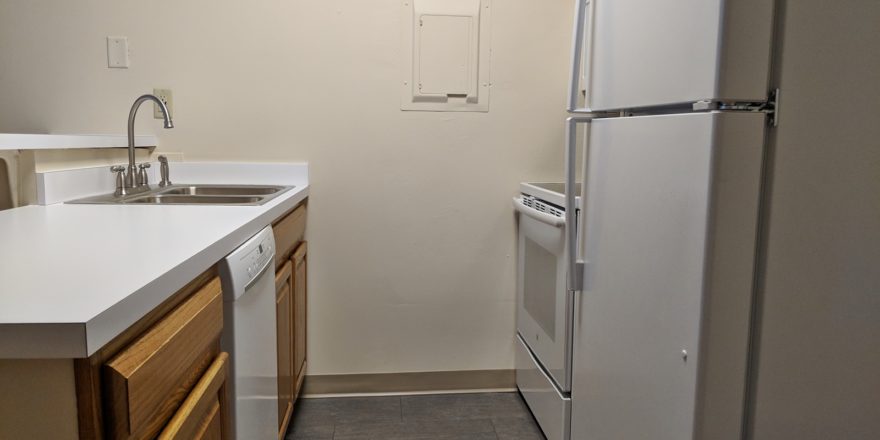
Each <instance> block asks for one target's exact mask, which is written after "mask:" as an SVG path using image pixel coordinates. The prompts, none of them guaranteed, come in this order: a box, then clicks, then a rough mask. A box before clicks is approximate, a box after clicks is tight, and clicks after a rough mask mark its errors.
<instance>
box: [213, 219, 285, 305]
mask: <svg viewBox="0 0 880 440" xmlns="http://www.w3.org/2000/svg"><path fill="white" fill-rule="evenodd" d="M274 263H275V236H274V235H273V234H272V227H271V226H267V227H266V228H265V229H263V230H262V231H260V232H258V233H257V235H254V236H253V237H251V238H250V239H248V241H246V242H244V243H243V244H242V245H241V246H239V247H238V248H237V249H236V250H234V251H233V252H232V253H231V254H229V255H228V256H227V257H226V258H225V259H224V260H223V261H221V262H220V267H219V270H220V277H221V279H222V281H223V283H224V286H223V294H224V297H225V298H226V299H227V300H233V299H235V298H234V297H227V296H228V295H241V294H243V293H244V291H245V290H247V289H248V287H250V286H251V284H253V283H254V282H256V281H257V279H258V278H259V277H260V276H261V275H263V274H264V273H265V272H267V268H268V269H272V270H271V276H272V278H273V282H274V275H275V270H274V268H275V265H274ZM234 292H237V293H234Z"/></svg>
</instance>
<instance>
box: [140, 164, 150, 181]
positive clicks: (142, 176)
mask: <svg viewBox="0 0 880 440" xmlns="http://www.w3.org/2000/svg"><path fill="white" fill-rule="evenodd" d="M149 167H150V164H149V162H147V163H142V164H140V165H138V174H137V183H138V186H141V185H148V184H149V177H148V176H147V168H149Z"/></svg>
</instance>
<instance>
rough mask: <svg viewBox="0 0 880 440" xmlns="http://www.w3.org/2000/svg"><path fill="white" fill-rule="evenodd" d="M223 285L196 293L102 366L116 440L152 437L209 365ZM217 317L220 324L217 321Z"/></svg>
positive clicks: (213, 284)
mask: <svg viewBox="0 0 880 440" xmlns="http://www.w3.org/2000/svg"><path fill="white" fill-rule="evenodd" d="M222 316H223V297H222V295H221V292H220V283H219V280H215V281H213V282H211V283H209V284H208V285H207V286H205V287H204V288H203V289H201V290H199V291H198V292H196V293H195V294H193V295H192V296H191V297H190V298H188V299H187V300H186V301H184V302H183V303H182V304H181V305H180V306H178V307H177V308H176V309H174V310H173V311H172V312H171V313H169V314H168V315H167V316H166V317H164V318H163V319H161V320H160V321H159V322H157V323H156V324H155V325H154V326H153V327H152V328H151V329H149V330H148V331H146V332H145V333H144V334H142V335H141V336H139V337H138V338H137V339H135V340H134V342H132V343H131V344H130V345H129V346H128V347H125V348H124V349H122V350H121V351H120V352H119V353H118V354H117V355H116V356H114V357H113V358H112V359H110V361H108V362H107V363H106V365H105V366H104V373H103V376H104V384H105V386H106V389H105V391H106V393H107V397H108V402H106V403H108V404H109V405H107V408H106V409H107V415H108V421H109V424H108V427H109V431H110V433H112V436H113V438H120V439H122V438H143V437H153V436H154V435H155V434H156V433H157V432H159V430H160V429H161V428H162V426H164V424H165V423H166V422H167V420H168V419H169V418H170V417H171V415H172V414H174V410H175V408H176V407H177V405H178V404H179V403H180V401H181V400H183V398H184V397H186V395H187V393H188V392H189V390H191V389H192V387H193V386H194V385H195V383H196V381H198V379H199V377H201V375H202V373H203V372H204V371H205V369H206V368H207V367H208V365H209V364H210V363H211V362H212V361H213V360H214V358H215V357H216V356H217V350H216V347H215V346H214V345H215V343H216V341H217V340H218V339H219V337H220V331H221V330H222V329H223V319H222ZM218 318H219V319H218Z"/></svg>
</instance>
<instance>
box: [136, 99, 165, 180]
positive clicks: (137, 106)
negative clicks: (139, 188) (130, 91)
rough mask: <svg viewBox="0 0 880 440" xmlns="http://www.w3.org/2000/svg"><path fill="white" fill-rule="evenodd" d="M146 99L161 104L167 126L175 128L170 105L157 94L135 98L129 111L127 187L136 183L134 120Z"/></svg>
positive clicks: (160, 107)
mask: <svg viewBox="0 0 880 440" xmlns="http://www.w3.org/2000/svg"><path fill="white" fill-rule="evenodd" d="M145 101H153V102H155V103H156V105H158V106H159V109H160V110H161V111H162V116H163V118H164V120H165V121H164V127H165V128H174V122H173V121H172V120H171V113H169V112H168V107H167V106H166V105H165V103H164V102H162V100H161V99H159V98H157V97H156V96H155V95H150V94H146V95H141V96H139V97H138V99H135V100H134V104H132V106H131V111H130V112H129V113H128V169H127V171H126V174H125V187H126V188H134V187H135V185H136V181H135V175H136V174H137V169H136V166H135V159H134V120H135V116H137V111H138V108H140V106H141V104H143V103H144V102H145Z"/></svg>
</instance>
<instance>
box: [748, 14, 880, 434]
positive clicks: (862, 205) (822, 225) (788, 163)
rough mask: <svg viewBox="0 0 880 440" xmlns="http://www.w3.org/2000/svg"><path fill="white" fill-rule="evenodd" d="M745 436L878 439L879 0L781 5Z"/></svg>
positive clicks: (879, 346)
mask: <svg viewBox="0 0 880 440" xmlns="http://www.w3.org/2000/svg"><path fill="white" fill-rule="evenodd" d="M783 5H784V6H785V7H784V9H783V10H782V11H783V12H784V16H783V17H784V20H783V23H784V26H785V27H784V32H783V34H782V37H783V40H782V48H783V52H782V60H781V61H782V62H781V71H780V74H781V77H780V80H779V81H780V85H781V88H782V107H781V112H780V120H779V128H778V130H777V137H776V149H775V154H774V157H773V163H772V166H771V170H772V172H773V179H772V186H771V188H770V192H769V194H770V201H771V207H770V213H769V223H768V231H767V234H768V240H767V243H766V249H765V253H766V266H765V271H766V273H765V276H764V282H763V293H762V298H763V299H762V301H763V307H762V309H761V315H760V316H761V319H760V327H759V332H760V333H759V337H758V343H759V345H758V350H757V352H758V359H757V363H756V382H755V383H754V384H753V385H754V386H755V387H756V388H755V396H754V397H755V400H754V402H753V405H754V406H753V411H754V419H753V421H752V435H751V437H750V438H752V439H754V440H779V439H798V440H824V439H851V440H855V439H866V440H867V439H876V438H878V435H880V434H878V433H880V269H878V267H877V265H878V262H880V141H878V139H880V124H878V121H880V110H878V107H877V104H878V102H880V82H878V81H877V78H878V76H877V75H878V74H877V72H880V2H877V1H875V0H847V1H846V2H829V1H825V0H788V1H785V2H783Z"/></svg>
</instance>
